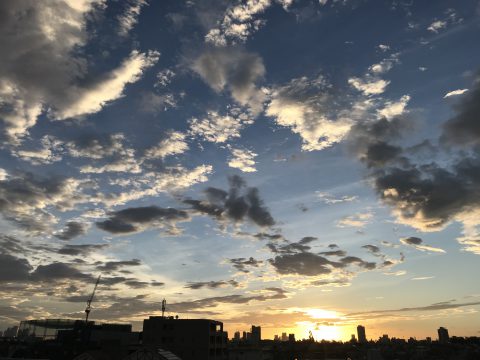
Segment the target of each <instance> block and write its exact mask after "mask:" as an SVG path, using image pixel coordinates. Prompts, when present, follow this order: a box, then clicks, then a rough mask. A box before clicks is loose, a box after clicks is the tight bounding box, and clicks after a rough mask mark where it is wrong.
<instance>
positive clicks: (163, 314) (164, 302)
mask: <svg viewBox="0 0 480 360" xmlns="http://www.w3.org/2000/svg"><path fill="white" fill-rule="evenodd" d="M166 307H167V300H165V299H163V300H162V318H163V317H165V308H166Z"/></svg>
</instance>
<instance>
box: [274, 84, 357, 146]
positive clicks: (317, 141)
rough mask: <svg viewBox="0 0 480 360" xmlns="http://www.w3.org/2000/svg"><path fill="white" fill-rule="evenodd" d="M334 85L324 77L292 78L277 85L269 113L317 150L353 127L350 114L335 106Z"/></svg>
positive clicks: (332, 143)
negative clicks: (333, 101)
mask: <svg viewBox="0 0 480 360" xmlns="http://www.w3.org/2000/svg"><path fill="white" fill-rule="evenodd" d="M329 89H330V85H329V84H328V83H327V81H326V80H325V79H324V78H323V77H321V76H320V77H318V78H315V79H309V78H307V77H301V78H296V79H292V80H291V81H290V82H289V83H288V84H286V85H283V86H278V87H274V89H273V91H272V94H271V101H270V102H269V104H268V106H267V109H266V112H265V113H266V115H268V116H271V117H273V118H275V121H276V123H277V124H278V125H280V126H284V127H288V128H290V129H291V130H292V131H293V132H294V133H296V134H298V135H300V137H301V138H302V150H305V151H314V150H322V149H325V148H328V147H330V146H332V145H334V144H335V143H338V142H340V141H341V140H342V139H343V138H344V137H345V136H346V134H347V133H348V131H349V130H350V127H351V120H350V118H349V117H347V115H346V114H345V115H344V114H343V113H342V112H340V113H337V114H336V113H335V112H334V111H333V110H334V109H332V108H331V106H330V104H331V103H332V95H331V93H330V91H329Z"/></svg>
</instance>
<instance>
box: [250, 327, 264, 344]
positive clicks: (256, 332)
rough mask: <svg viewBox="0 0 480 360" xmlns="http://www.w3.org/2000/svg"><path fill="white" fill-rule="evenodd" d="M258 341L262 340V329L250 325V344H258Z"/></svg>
mask: <svg viewBox="0 0 480 360" xmlns="http://www.w3.org/2000/svg"><path fill="white" fill-rule="evenodd" d="M260 340H262V328H261V327H260V326H255V325H252V343H254V344H260Z"/></svg>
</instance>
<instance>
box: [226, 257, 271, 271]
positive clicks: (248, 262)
mask: <svg viewBox="0 0 480 360" xmlns="http://www.w3.org/2000/svg"><path fill="white" fill-rule="evenodd" d="M229 262H230V263H231V264H233V267H234V268H235V269H237V270H239V271H242V272H244V273H248V272H250V270H248V269H247V267H249V266H253V267H258V266H259V265H260V264H262V263H263V262H262V261H260V260H256V259H254V258H253V257H250V258H248V259H246V258H234V259H229Z"/></svg>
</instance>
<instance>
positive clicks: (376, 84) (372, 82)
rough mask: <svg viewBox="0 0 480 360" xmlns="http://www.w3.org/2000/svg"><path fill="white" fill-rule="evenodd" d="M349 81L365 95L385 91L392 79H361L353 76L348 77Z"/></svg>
mask: <svg viewBox="0 0 480 360" xmlns="http://www.w3.org/2000/svg"><path fill="white" fill-rule="evenodd" d="M348 83H349V84H350V85H352V86H353V87H354V88H355V89H357V90H358V91H361V92H363V93H364V94H365V95H378V94H382V93H383V92H384V91H385V89H386V87H387V86H388V84H390V81H388V80H383V79H377V78H370V79H369V78H367V79H360V78H357V77H353V78H350V79H348Z"/></svg>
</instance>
